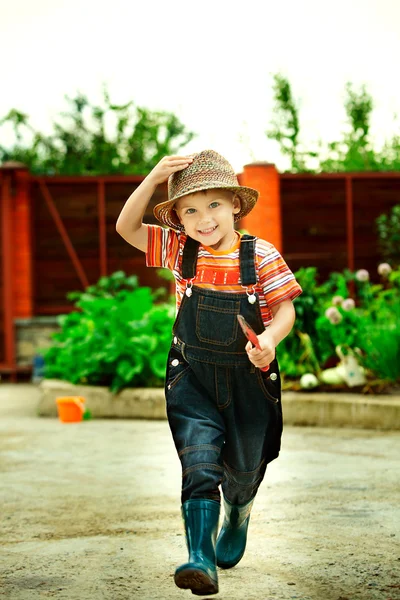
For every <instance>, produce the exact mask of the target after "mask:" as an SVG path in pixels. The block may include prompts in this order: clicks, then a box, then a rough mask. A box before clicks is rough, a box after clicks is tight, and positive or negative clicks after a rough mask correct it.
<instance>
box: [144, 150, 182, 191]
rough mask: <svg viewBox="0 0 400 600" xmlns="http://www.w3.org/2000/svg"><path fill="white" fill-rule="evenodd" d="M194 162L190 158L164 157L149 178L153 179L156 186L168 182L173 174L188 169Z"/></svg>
mask: <svg viewBox="0 0 400 600" xmlns="http://www.w3.org/2000/svg"><path fill="white" fill-rule="evenodd" d="M192 162H193V158H191V157H190V156H164V158H162V159H161V160H160V162H159V163H157V164H156V166H155V167H154V169H152V171H150V173H149V174H148V176H147V178H148V179H151V180H152V181H153V182H154V183H155V184H156V185H159V184H160V183H164V181H167V179H168V177H169V176H170V175H172V173H176V172H177V171H182V170H183V169H186V167H188V166H189V165H190V163H192Z"/></svg>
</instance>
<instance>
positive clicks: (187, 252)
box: [182, 234, 257, 285]
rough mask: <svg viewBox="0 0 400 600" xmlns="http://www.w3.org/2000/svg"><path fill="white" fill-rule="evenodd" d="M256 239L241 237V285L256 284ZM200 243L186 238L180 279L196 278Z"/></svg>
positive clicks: (251, 236)
mask: <svg viewBox="0 0 400 600" xmlns="http://www.w3.org/2000/svg"><path fill="white" fill-rule="evenodd" d="M256 239H257V238H256V237H255V236H253V235H247V234H245V235H242V238H241V241H240V251H239V261H240V280H241V283H242V285H255V284H256V283H257V271H256V264H255V247H256ZM199 246H200V242H198V241H196V240H194V239H193V238H191V237H189V236H188V237H187V239H186V242H185V246H184V248H183V255H182V277H183V279H193V277H195V276H196V267H197V253H198V250H199Z"/></svg>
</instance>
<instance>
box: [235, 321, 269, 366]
mask: <svg viewBox="0 0 400 600" xmlns="http://www.w3.org/2000/svg"><path fill="white" fill-rule="evenodd" d="M237 319H238V321H239V325H240V327H241V328H242V331H243V333H244V335H245V336H246V337H247V339H248V340H250V342H251V343H252V344H253V346H255V347H256V348H257V350H261V346H260V343H259V341H258V337H257V334H256V333H255V331H254V329H252V328H251V327H250V325H249V324H248V322H247V321H246V319H245V318H244V317H243V316H242V315H237ZM268 370H269V365H267V366H266V367H262V369H260V371H268Z"/></svg>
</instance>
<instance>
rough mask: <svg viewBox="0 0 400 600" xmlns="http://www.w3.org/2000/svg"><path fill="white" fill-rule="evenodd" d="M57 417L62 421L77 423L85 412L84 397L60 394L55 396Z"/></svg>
mask: <svg viewBox="0 0 400 600" xmlns="http://www.w3.org/2000/svg"><path fill="white" fill-rule="evenodd" d="M56 404H57V410H58V417H59V419H60V421H62V422H63V423H78V422H79V421H82V419H83V413H84V412H85V398H83V397H82V396H62V397H60V398H56Z"/></svg>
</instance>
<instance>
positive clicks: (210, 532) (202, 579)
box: [175, 498, 220, 596]
mask: <svg viewBox="0 0 400 600" xmlns="http://www.w3.org/2000/svg"><path fill="white" fill-rule="evenodd" d="M219 511H220V504H219V502H216V501H215V500H206V499H202V498H197V499H194V500H187V501H186V502H184V503H183V505H182V517H183V521H184V525H185V531H186V544H187V548H188V551H189V560H188V562H187V563H185V564H183V565H181V566H180V567H178V568H177V569H176V571H175V583H176V585H177V586H178V587H179V588H182V589H184V590H188V589H190V590H191V591H192V594H196V595H197V596H206V595H209V594H217V593H218V576H217V564H216V556H215V541H216V538H217V529H218V520H219Z"/></svg>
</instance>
